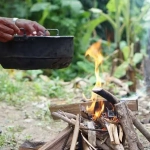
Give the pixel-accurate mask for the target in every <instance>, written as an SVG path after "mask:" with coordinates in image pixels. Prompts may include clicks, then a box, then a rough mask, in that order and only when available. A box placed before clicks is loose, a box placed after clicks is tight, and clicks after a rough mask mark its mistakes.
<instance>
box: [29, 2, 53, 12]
mask: <svg viewBox="0 0 150 150" xmlns="http://www.w3.org/2000/svg"><path fill="white" fill-rule="evenodd" d="M49 6H50V3H49V2H43V3H36V4H34V5H33V6H32V7H31V9H30V12H38V11H41V10H45V9H46V8H47V7H49Z"/></svg>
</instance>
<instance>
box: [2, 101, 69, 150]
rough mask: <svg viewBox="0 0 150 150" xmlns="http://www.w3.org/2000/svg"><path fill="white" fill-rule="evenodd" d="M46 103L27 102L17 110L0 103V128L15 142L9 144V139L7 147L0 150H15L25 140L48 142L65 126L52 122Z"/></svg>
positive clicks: (58, 122) (61, 123)
mask: <svg viewBox="0 0 150 150" xmlns="http://www.w3.org/2000/svg"><path fill="white" fill-rule="evenodd" d="M46 103H47V101H42V102H39V101H38V102H28V103H26V104H25V105H24V106H23V107H22V108H19V109H18V108H16V107H14V106H9V105H8V104H6V103H4V102H0V128H1V130H2V132H3V134H8V136H10V138H11V137H14V136H15V142H17V143H15V144H13V143H10V142H12V141H11V140H12V139H10V142H9V141H8V143H7V144H8V146H3V147H0V150H16V149H18V147H19V146H20V145H21V144H22V143H23V142H24V141H25V140H26V139H27V140H31V141H38V142H39V141H41V142H47V141H50V140H52V139H54V138H55V137H56V135H57V134H58V133H59V132H60V131H62V130H63V129H64V128H65V127H66V126H67V124H66V123H64V122H63V121H54V120H53V119H52V118H51V117H50V115H49V112H48V111H49V110H48V105H47V104H46ZM46 113H47V114H46ZM10 134H11V135H10ZM9 145H10V146H9Z"/></svg>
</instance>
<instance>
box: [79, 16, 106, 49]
mask: <svg viewBox="0 0 150 150" xmlns="http://www.w3.org/2000/svg"><path fill="white" fill-rule="evenodd" d="M104 21H106V18H105V17H104V16H100V17H98V18H96V19H93V20H91V21H89V22H88V23H87V24H86V25H85V28H86V29H87V32H86V33H85V34H84V36H83V38H82V45H84V46H85V48H87V47H88V43H89V39H90V37H91V34H92V32H93V30H94V29H95V28H96V27H97V26H98V25H99V24H100V23H102V22H104Z"/></svg>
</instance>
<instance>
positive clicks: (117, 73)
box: [114, 61, 129, 78]
mask: <svg viewBox="0 0 150 150" xmlns="http://www.w3.org/2000/svg"><path fill="white" fill-rule="evenodd" d="M128 65H129V62H127V61H124V62H123V63H122V64H121V65H120V66H118V67H117V68H116V70H115V72H114V76H115V77H116V78H121V77H123V76H124V75H126V70H127V68H128Z"/></svg>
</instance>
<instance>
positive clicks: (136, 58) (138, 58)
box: [133, 53, 143, 65]
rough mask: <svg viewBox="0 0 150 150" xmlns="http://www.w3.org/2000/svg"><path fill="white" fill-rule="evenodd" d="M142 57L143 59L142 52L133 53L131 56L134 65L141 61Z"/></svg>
mask: <svg viewBox="0 0 150 150" xmlns="http://www.w3.org/2000/svg"><path fill="white" fill-rule="evenodd" d="M142 59H143V54H142V53H135V54H134V56H133V62H134V65H136V64H137V63H139V62H141V61H142Z"/></svg>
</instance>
